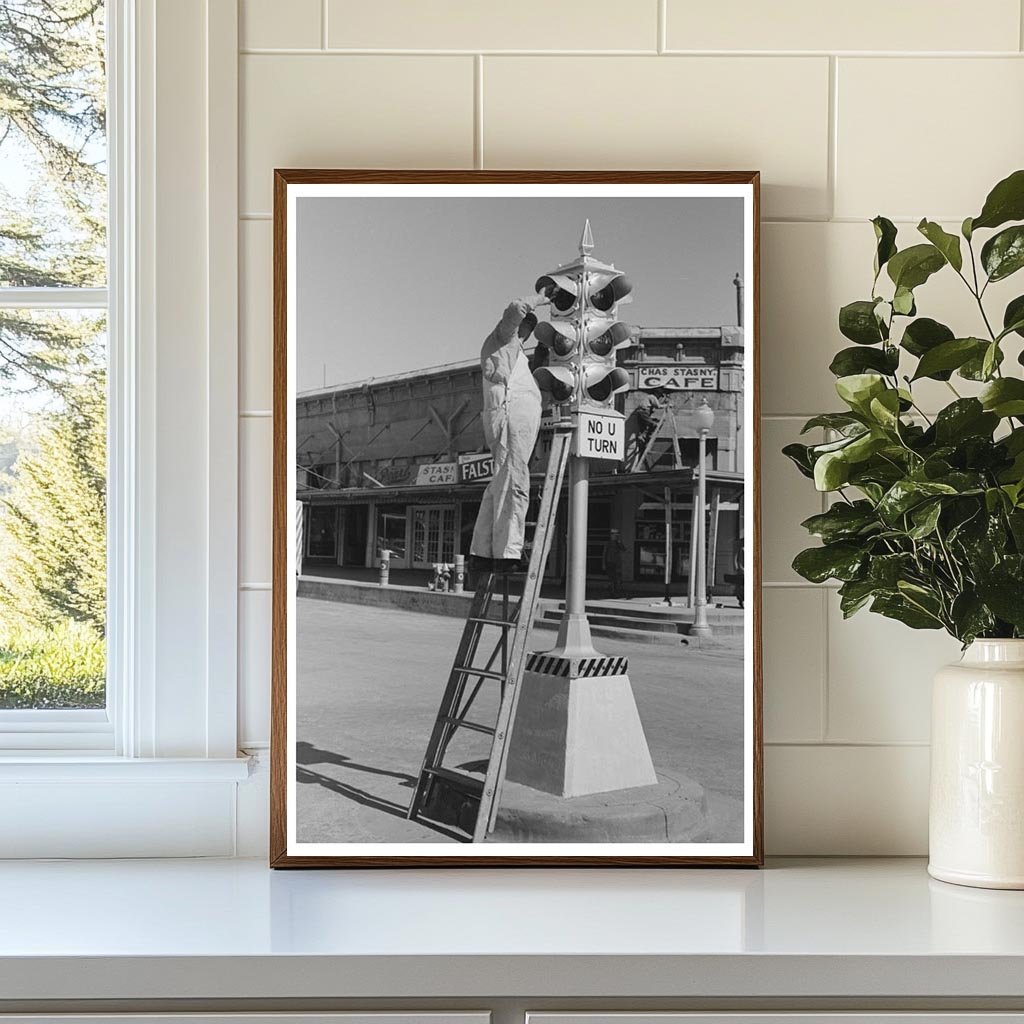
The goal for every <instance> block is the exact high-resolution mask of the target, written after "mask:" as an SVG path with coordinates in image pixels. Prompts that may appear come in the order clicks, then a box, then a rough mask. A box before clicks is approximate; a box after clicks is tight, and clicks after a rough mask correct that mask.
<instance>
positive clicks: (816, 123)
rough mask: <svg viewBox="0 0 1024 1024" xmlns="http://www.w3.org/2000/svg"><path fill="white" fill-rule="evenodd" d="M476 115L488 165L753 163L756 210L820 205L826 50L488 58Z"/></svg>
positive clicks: (824, 200) (815, 212) (815, 210)
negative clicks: (581, 102) (814, 53)
mask: <svg viewBox="0 0 1024 1024" xmlns="http://www.w3.org/2000/svg"><path fill="white" fill-rule="evenodd" d="M573 95H582V96H588V97H591V99H590V100H588V101H587V103H586V105H585V108H586V109H585V111H584V112H583V113H582V114H577V113H574V112H572V111H571V110H569V109H568V108H567V107H566V106H565V105H564V104H562V103H560V99H559V98H560V97H566V96H573ZM483 113H484V146H483V151H484V161H485V163H486V166H488V167H511V168H516V167H524V168H525V167H544V168H639V169H645V168H647V169H657V168H671V169H674V170H679V169H685V170H709V169H710V170H727V169H738V170H760V171H761V185H762V198H763V210H764V212H765V213H766V214H768V215H770V216H775V217H781V216H804V217H813V216H824V215H825V213H826V212H827V207H828V195H827V191H828V188H827V186H828V172H827V162H828V161H827V155H828V61H827V59H826V58H824V57H796V58H778V59H765V58H760V57H751V58H744V57H737V58H734V59H729V60H721V59H715V58H703V57H493V58H486V59H485V61H484V86H483Z"/></svg>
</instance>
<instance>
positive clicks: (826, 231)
mask: <svg viewBox="0 0 1024 1024" xmlns="http://www.w3.org/2000/svg"><path fill="white" fill-rule="evenodd" d="M883 212H884V210H883ZM943 226H944V227H945V228H946V230H947V231H956V230H958V225H954V224H952V223H950V222H946V223H945V224H944V225H943ZM898 228H899V234H898V235H897V242H898V244H899V246H900V247H901V248H908V247H909V246H911V245H916V244H918V243H920V242H923V241H924V238H923V236H921V235H920V234H919V233H918V231H917V230H916V227H915V225H913V224H906V223H904V224H900V225H898ZM761 239H762V243H761V244H762V260H761V297H762V301H761V409H762V412H763V413H764V414H765V415H800V416H810V415H812V414H814V413H818V412H826V411H831V410H835V409H839V408H842V404H841V402H840V400H839V398H838V397H837V396H836V393H835V378H834V377H833V375H832V374H831V373H830V372H829V369H828V366H829V363H830V362H831V361H832V358H833V356H834V355H835V354H836V352H838V351H839V350H840V349H842V348H847V347H849V346H850V345H852V344H853V343H852V342H850V341H848V340H847V339H846V338H844V337H843V336H842V335H841V334H840V333H839V327H838V318H839V309H840V308H841V307H842V306H844V305H846V304H847V303H848V302H853V301H854V300H857V299H867V298H870V296H871V279H872V277H873V275H874V270H873V267H872V260H873V259H874V251H875V250H874V246H875V236H874V231H873V229H872V227H871V225H870V224H869V223H868V222H867V221H864V223H860V224H858V223H829V224H823V223H818V224H797V223H786V224H764V225H762V228H761ZM964 253H965V255H966V248H965V249H964ZM887 287H888V288H889V289H890V291H888V292H887V291H885V289H886V288H887ZM879 289H880V294H890V292H891V285H890V284H888V279H887V278H885V277H884V276H883V278H882V280H881V281H880V283H879ZM1019 291H1020V288H1019V286H1018V285H1016V284H1015V283H1014V280H1013V278H1009V279H1007V280H1006V281H1002V282H1000V283H998V284H995V285H992V286H991V287H990V289H989V291H988V293H987V294H986V296H985V305H986V309H987V312H988V315H989V319H990V320H993V322H995V320H994V319H993V318H995V319H998V320H999V321H1000V323H1001V318H1002V310H1003V308H1004V307H1005V305H1006V303H1007V302H1008V301H1009V300H1010V299H1012V298H1013V297H1014V296H1016V295H1017V294H1018V293H1019ZM916 296H917V307H918V314H919V315H920V316H928V317H931V318H932V319H934V320H938V321H939V322H940V323H944V324H946V325H947V326H948V327H949V328H950V329H951V330H952V331H953V332H954V333H955V334H956V335H957V336H959V337H970V336H976V337H982V336H986V333H985V325H984V321H983V320H982V318H981V314H980V313H979V312H978V307H977V303H976V302H975V300H974V298H973V296H972V295H971V294H970V292H969V291H968V290H967V288H966V287H965V286H964V284H963V282H962V281H961V280H960V279H959V278H958V277H957V276H956V274H955V273H954V272H953V271H952V269H950V268H948V267H947V268H944V269H943V270H941V271H940V272H939V273H937V274H935V275H934V276H933V277H932V278H931V279H930V280H929V281H927V282H926V283H925V284H924V285H922V286H921V287H919V288H918V289H917V292H916ZM899 323H900V325H901V326H900V327H899V330H898V332H897V333H895V334H894V337H896V338H898V337H900V336H902V331H903V325H905V323H906V321H904V320H900V321H899ZM1020 344H1021V343H1020V340H1019V339H1017V338H1016V337H1015V338H1014V340H1013V341H1011V342H1008V343H1007V344H1006V352H1007V358H1008V359H1010V360H1011V361H1012V360H1013V359H1014V358H1015V357H1016V354H1017V352H1019V351H1020ZM912 366H913V361H912V360H911V359H910V357H909V356H908V357H907V358H906V360H905V363H904V367H903V371H904V372H907V373H910V372H912ZM953 383H954V386H955V387H956V389H957V391H958V392H959V393H960V394H962V395H970V394H974V393H976V392H977V391H978V387H979V386H978V385H976V384H974V383H972V382H970V381H964V380H961V379H960V378H955V379H954V382H953ZM914 394H915V397H917V399H918V401H919V403H920V404H921V406H922V408H924V409H925V410H926V411H929V412H933V411H935V410H937V409H940V408H942V406H944V405H946V404H947V403H949V402H950V401H952V400H953V398H954V396H953V394H952V392H951V391H950V390H949V388H948V387H947V386H946V385H945V384H942V383H940V382H937V381H919V382H917V383H916V384H914Z"/></svg>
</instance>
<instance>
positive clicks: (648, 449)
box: [628, 406, 683, 473]
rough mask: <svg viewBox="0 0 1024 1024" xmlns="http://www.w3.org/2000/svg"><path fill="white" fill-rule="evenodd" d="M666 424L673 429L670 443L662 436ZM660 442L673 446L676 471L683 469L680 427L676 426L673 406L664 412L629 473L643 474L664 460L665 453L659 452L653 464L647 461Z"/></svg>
mask: <svg viewBox="0 0 1024 1024" xmlns="http://www.w3.org/2000/svg"><path fill="white" fill-rule="evenodd" d="M666 423H668V424H670V425H671V427H672V440H671V441H669V439H668V438H667V437H662V436H661V434H662V431H663V430H664V428H665V424H666ZM659 441H663V442H665V443H667V444H670V445H671V448H672V457H673V464H674V466H675V468H676V469H682V468H683V459H682V455H681V454H680V452H679V427H678V425H677V424H676V416H675V412H674V411H673V409H672V406H667V407H666V408H665V409H664V410H663V412H662V415H661V419H660V420H659V421H658V425H657V426H656V427H655V428H654V430H652V431H651V435H650V437H648V438H647V442H646V443H645V445H644V447H643V451H641V452H639V453H638V454H637V456H636V458H635V459H634V460H633V464H632V465H631V466H630V467H629V470H628V472H630V473H635V472H638V471H640V472H642V471H643V470H645V469H647V470H652V469H654V467H655V466H656V465H657V464H658V463H659V462H660V461H661V459H662V457H663V456H664V454H665V453H664V452H658V453H657V454H656V455H655V456H654V460H653V462H650V463H649V464H647V461H648V459H650V457H651V455H652V454H653V453H654V446H655V445H656V444H657V443H658V442H659Z"/></svg>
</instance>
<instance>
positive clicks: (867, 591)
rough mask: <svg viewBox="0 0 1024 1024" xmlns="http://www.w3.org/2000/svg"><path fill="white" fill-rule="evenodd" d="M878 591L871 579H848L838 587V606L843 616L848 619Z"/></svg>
mask: <svg viewBox="0 0 1024 1024" xmlns="http://www.w3.org/2000/svg"><path fill="white" fill-rule="evenodd" d="M876 593H878V587H877V585H876V584H875V583H873V582H872V581H871V580H850V581H848V582H847V583H844V584H843V585H842V586H841V587H840V588H839V607H840V609H841V610H842V613H843V618H844V619H848V618H849V617H850V616H851V615H853V614H854V613H855V612H858V611H860V609H861V608H863V607H864V605H865V604H867V602H868V601H869V600H870V599H871V598H872V597H874V596H875V594H876Z"/></svg>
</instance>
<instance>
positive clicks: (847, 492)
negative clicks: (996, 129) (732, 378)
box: [783, 170, 1024, 644]
mask: <svg viewBox="0 0 1024 1024" xmlns="http://www.w3.org/2000/svg"><path fill="white" fill-rule="evenodd" d="M1014 221H1024V170H1021V171H1016V172H1015V173H1013V174H1011V175H1010V176H1009V177H1008V178H1006V179H1004V180H1003V181H1001V182H999V183H998V184H997V185H996V186H995V187H994V188H993V189H992V191H991V192H990V193H989V195H988V198H987V199H986V200H985V203H984V205H983V207H982V210H981V213H980V214H979V215H978V216H976V217H968V218H967V219H966V220H965V221H964V222H963V225H962V228H961V234H962V236H963V239H964V241H965V242H966V248H967V251H966V253H964V251H963V250H962V248H961V239H960V238H959V237H957V236H956V235H954V234H951V233H949V232H947V231H946V230H945V229H944V228H942V227H941V226H940V225H938V224H937V223H935V222H934V221H929V220H927V219H924V220H922V221H921V222H920V224H919V225H918V231H919V232H920V233H921V235H923V236H924V238H925V239H926V240H927V241H926V242H924V243H920V242H919V243H916V244H914V245H910V246H908V247H907V248H904V249H900V248H899V246H898V244H897V231H896V228H895V226H894V225H893V224H892V222H891V221H889V220H887V219H886V218H884V217H876V218H874V219H873V220H872V225H873V227H874V231H875V241H876V245H875V253H874V283H873V285H872V294H871V297H870V298H868V299H859V300H857V301H855V302H851V303H848V304H847V305H845V306H844V307H843V308H842V309H841V310H840V313H839V330H840V333H841V334H842V335H843V336H844V337H845V338H847V339H848V340H850V341H853V342H854V343H855V347H853V348H843V349H841V350H840V351H839V352H838V353H837V354H836V355H835V357H834V358H833V360H832V363H831V366H830V369H831V371H832V373H833V374H834V375H835V376H836V378H837V380H836V393H837V394H838V396H839V398H840V399H841V400H842V402H843V403H844V405H845V406H846V408H845V409H844V410H843V411H842V412H831V413H822V414H820V415H818V416H815V417H813V418H812V419H810V420H808V422H807V423H806V424H805V426H804V431H803V432H804V433H807V432H808V431H810V430H815V429H822V428H824V429H825V430H826V431H827V432H828V434H829V435H830V436H827V437H826V439H825V441H824V442H822V443H819V444H803V443H797V444H790V445H787V446H786V447H785V448H784V449H783V453H784V454H785V455H786V456H787V457H788V458H789V459H791V460H792V462H793V463H794V465H795V466H796V467H797V469H798V470H799V471H800V473H801V474H802V475H803V476H805V477H808V478H809V479H811V480H813V481H814V485H815V487H816V488H817V489H818V490H819V491H822V492H828V493H831V494H834V495H835V501H834V503H833V504H832V505H831V506H830V507H829V509H828V511H826V512H824V513H822V514H821V515H816V516H811V518H810V519H807V520H806V521H805V522H804V523H803V526H804V527H805V528H806V529H807V530H808V531H809V532H810V533H811V534H812V535H813V536H815V537H817V538H819V539H820V540H821V542H822V543H821V544H820V545H819V546H817V547H811V548H808V549H807V550H805V551H801V552H800V553H799V554H798V555H797V556H796V558H795V559H794V561H793V568H794V569H795V570H796V571H797V572H798V573H799V574H800V575H801V576H803V577H804V579H808V580H811V581H812V582H815V583H822V582H824V581H825V580H829V579H834V580H837V581H839V583H840V584H841V586H840V587H839V597H840V605H841V608H842V611H843V615H844V616H847V617H848V616H850V615H852V614H854V613H855V612H857V611H859V610H860V609H861V608H865V607H870V609H871V610H872V611H874V612H876V613H878V614H880V615H885V616H887V617H889V618H893V619H897V620H899V621H900V622H903V623H904V624H905V625H908V626H910V627H911V628H913V629H945V630H946V631H947V632H949V633H950V634H952V635H953V636H955V637H956V638H957V639H959V640H960V641H961V642H962V643H964V644H968V643H970V642H971V641H972V640H974V639H975V638H977V637H1024V379H1021V377H1020V375H1009V374H1006V373H1005V371H1004V369H1003V358H1004V352H1003V344H1004V342H1005V341H1006V339H1008V338H1009V337H1011V336H1012V335H1014V334H1016V335H1020V336H1024V295H1021V296H1018V297H1017V298H1014V299H1013V300H1012V301H1010V302H1009V303H1008V304H1007V305H1006V307H1005V309H1004V311H1003V314H1002V318H1001V322H1002V330H1001V331H1000V332H999V333H998V334H997V333H996V332H995V331H994V330H993V328H992V326H991V325H992V323H998V322H999V321H998V320H997V319H996V318H995V317H992V318H991V319H990V317H989V315H988V310H987V309H986V307H985V302H984V299H985V292H986V290H987V288H988V286H989V284H990V283H992V282H995V281H1001V280H1003V279H1005V278H1007V277H1010V276H1011V275H1013V274H1015V273H1016V272H1017V271H1018V270H1020V269H1022V268H1024V224H1020V223H1012V222H1014ZM1005 225H1009V226H1005ZM996 229H1000V230H998V231H996ZM979 231H989V232H995V233H993V234H991V235H990V236H989V237H988V238H987V239H986V240H985V241H984V243H983V245H982V247H981V251H980V255H979V256H976V255H975V250H974V239H975V234H976V233H977V232H979ZM883 269H884V270H885V271H886V274H885V276H887V277H888V278H889V282H890V285H891V292H890V294H889V295H888V297H886V295H884V294H880V288H879V285H880V281H881V279H882V278H883V275H882V270H883ZM939 272H947V273H955V274H956V275H957V277H958V278H959V279H960V282H961V283H962V285H963V286H964V287H966V288H967V290H968V291H969V292H970V294H971V296H972V297H973V300H974V302H975V303H976V305H977V309H978V312H979V320H980V325H981V328H982V330H980V331H979V332H978V336H975V335H974V334H972V333H970V332H963V333H957V332H956V331H955V330H954V329H951V328H950V327H948V326H947V325H945V324H942V323H939V322H938V321H936V320H933V319H930V318H929V317H925V316H917V296H916V294H915V292H916V290H917V289H918V288H920V287H921V286H922V285H923V284H924V283H925V282H926V281H928V279H929V278H930V277H931V276H932V275H934V274H936V273H939ZM1018 362H1019V363H1024V354H1021V355H1020V356H1019V357H1018ZM954 374H956V375H957V376H958V377H960V378H962V379H964V380H967V381H975V382H978V385H980V386H978V387H977V391H976V397H974V396H972V397H963V396H961V395H960V394H959V393H958V392H957V390H956V388H955V387H954V386H953V384H952V377H953V375H954ZM922 381H937V382H940V383H943V384H944V385H945V386H946V387H948V388H949V389H950V391H951V392H952V393H953V396H954V397H953V400H952V401H951V402H950V403H949V404H948V405H946V407H945V408H943V409H942V410H940V411H939V412H938V413H937V415H935V417H934V419H932V418H929V417H928V416H927V415H925V413H924V412H922V411H921V409H920V407H919V405H918V403H917V400H916V397H915V390H914V389H915V387H917V386H919V385H920V383H921V382H922Z"/></svg>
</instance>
